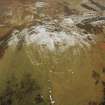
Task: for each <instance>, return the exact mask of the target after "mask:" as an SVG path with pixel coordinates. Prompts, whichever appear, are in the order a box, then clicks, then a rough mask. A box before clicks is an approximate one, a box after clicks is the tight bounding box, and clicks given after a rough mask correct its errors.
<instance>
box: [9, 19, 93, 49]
mask: <svg viewBox="0 0 105 105" xmlns="http://www.w3.org/2000/svg"><path fill="white" fill-rule="evenodd" d="M52 23H53V22H52ZM52 23H51V24H50V25H46V24H47V23H46V24H42V25H37V26H31V27H30V28H24V29H23V30H22V31H19V30H15V31H14V32H13V33H12V37H11V38H10V41H9V42H8V44H9V46H11V45H17V44H18V42H19V40H22V39H23V40H24V42H25V43H24V44H25V45H30V44H33V45H39V46H40V48H41V49H46V48H47V49H48V50H50V51H56V50H60V51H64V50H65V49H67V48H70V47H75V46H80V48H83V47H88V48H89V47H90V46H91V44H92V43H95V36H94V35H92V34H86V33H83V32H82V31H78V29H76V27H75V24H74V21H73V20H72V19H71V18H70V17H69V18H68V17H67V18H64V19H62V21H61V22H60V23H59V26H60V27H61V28H62V29H61V30H59V31H56V30H55V29H54V30H53V28H55V26H56V24H53V25H52ZM57 28H58V27H57ZM52 30H53V31H52Z"/></svg>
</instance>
